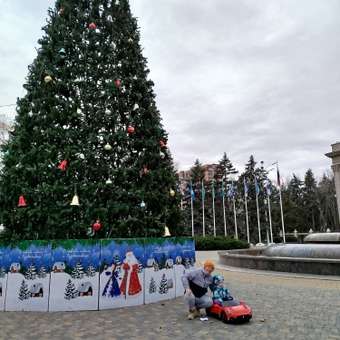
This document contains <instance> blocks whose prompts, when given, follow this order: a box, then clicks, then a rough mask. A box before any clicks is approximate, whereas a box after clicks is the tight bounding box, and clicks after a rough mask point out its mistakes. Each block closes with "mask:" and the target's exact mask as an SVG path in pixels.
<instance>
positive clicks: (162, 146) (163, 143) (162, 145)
mask: <svg viewBox="0 0 340 340" xmlns="http://www.w3.org/2000/svg"><path fill="white" fill-rule="evenodd" d="M159 145H160V146H161V148H166V143H165V142H164V140H163V139H161V140H160V141H159Z"/></svg>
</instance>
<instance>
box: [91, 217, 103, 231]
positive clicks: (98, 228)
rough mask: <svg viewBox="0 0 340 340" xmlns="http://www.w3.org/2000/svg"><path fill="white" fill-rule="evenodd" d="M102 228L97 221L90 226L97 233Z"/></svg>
mask: <svg viewBox="0 0 340 340" xmlns="http://www.w3.org/2000/svg"><path fill="white" fill-rule="evenodd" d="M101 228H102V225H101V223H100V221H99V220H97V221H96V222H95V223H93V224H92V229H93V230H94V231H99V230H100V229H101Z"/></svg>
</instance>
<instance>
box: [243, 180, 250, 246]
mask: <svg viewBox="0 0 340 340" xmlns="http://www.w3.org/2000/svg"><path fill="white" fill-rule="evenodd" d="M243 184H244V206H245V209H246V227H247V242H248V243H250V234H249V216H248V194H247V192H246V179H245V178H244V180H243Z"/></svg>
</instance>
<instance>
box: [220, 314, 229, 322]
mask: <svg viewBox="0 0 340 340" xmlns="http://www.w3.org/2000/svg"><path fill="white" fill-rule="evenodd" d="M221 321H223V322H224V323H227V322H228V317H227V314H226V313H221Z"/></svg>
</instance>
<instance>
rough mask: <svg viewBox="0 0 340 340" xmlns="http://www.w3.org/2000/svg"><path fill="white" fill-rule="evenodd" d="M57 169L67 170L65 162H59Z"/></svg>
mask: <svg viewBox="0 0 340 340" xmlns="http://www.w3.org/2000/svg"><path fill="white" fill-rule="evenodd" d="M58 169H60V170H61V171H66V169H67V160H66V159H64V160H63V161H61V162H60V164H59V165H58Z"/></svg>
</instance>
